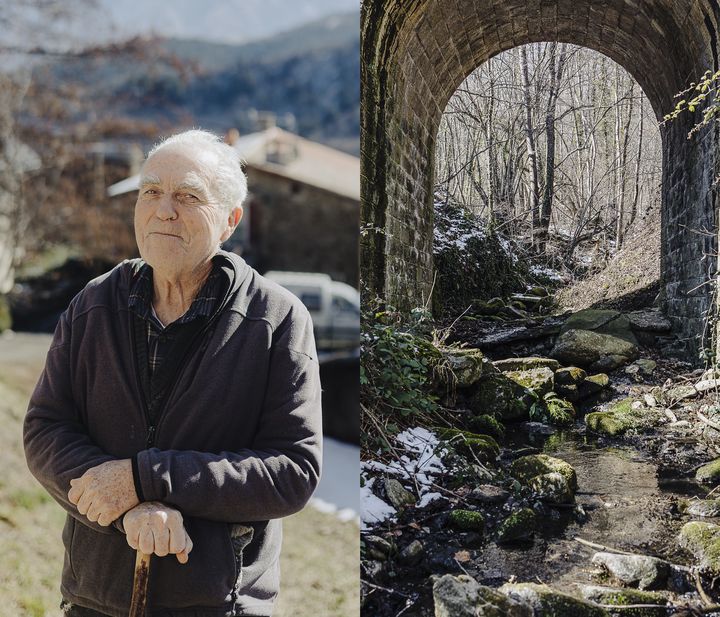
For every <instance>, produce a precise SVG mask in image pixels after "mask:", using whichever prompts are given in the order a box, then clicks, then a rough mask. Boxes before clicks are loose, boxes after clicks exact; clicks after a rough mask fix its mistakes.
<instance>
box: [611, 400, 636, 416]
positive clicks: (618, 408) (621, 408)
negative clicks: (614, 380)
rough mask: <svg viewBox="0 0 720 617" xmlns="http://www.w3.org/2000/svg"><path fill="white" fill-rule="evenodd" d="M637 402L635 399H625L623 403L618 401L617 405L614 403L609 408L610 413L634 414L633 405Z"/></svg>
mask: <svg viewBox="0 0 720 617" xmlns="http://www.w3.org/2000/svg"><path fill="white" fill-rule="evenodd" d="M634 402H635V399H632V398H629V397H628V398H624V399H622V400H621V401H617V402H616V403H613V404H612V405H610V406H609V407H608V411H609V412H610V413H616V414H629V415H632V414H634V411H635V410H634V409H633V408H632V404H633V403H634Z"/></svg>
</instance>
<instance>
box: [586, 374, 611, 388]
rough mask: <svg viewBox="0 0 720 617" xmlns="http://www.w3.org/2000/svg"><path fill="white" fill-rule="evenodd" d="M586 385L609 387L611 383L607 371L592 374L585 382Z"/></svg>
mask: <svg viewBox="0 0 720 617" xmlns="http://www.w3.org/2000/svg"><path fill="white" fill-rule="evenodd" d="M583 383H584V384H585V385H586V386H590V387H592V386H597V387H598V388H607V387H608V386H609V385H610V378H609V377H608V376H607V375H606V374H605V373H598V374H597V375H590V376H588V377H586V378H585V381H584V382H583Z"/></svg>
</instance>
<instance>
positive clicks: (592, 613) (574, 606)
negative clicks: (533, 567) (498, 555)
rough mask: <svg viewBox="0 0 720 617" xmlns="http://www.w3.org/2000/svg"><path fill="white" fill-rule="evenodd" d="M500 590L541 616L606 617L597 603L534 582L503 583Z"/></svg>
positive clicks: (605, 613)
mask: <svg viewBox="0 0 720 617" xmlns="http://www.w3.org/2000/svg"><path fill="white" fill-rule="evenodd" d="M500 591H501V592H502V593H504V594H505V595H507V596H509V597H510V598H512V599H513V600H516V601H518V602H522V603H524V604H529V605H530V606H531V607H532V608H533V610H534V611H535V615H538V616H542V617H607V615H608V613H607V612H606V611H605V610H604V609H602V608H601V607H599V606H598V605H597V604H594V603H592V602H588V601H586V600H580V599H579V598H575V597H573V596H571V595H568V594H566V593H562V592H560V591H556V590H555V589H552V588H551V587H548V586H547V585H538V584H536V583H505V584H504V585H503V586H502V587H500Z"/></svg>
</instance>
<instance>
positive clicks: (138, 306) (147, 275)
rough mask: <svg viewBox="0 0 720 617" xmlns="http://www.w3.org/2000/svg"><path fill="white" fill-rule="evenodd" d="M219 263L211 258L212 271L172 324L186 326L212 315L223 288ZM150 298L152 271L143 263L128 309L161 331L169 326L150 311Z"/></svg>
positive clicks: (132, 289)
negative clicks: (185, 309)
mask: <svg viewBox="0 0 720 617" xmlns="http://www.w3.org/2000/svg"><path fill="white" fill-rule="evenodd" d="M219 261H220V260H218V259H215V258H213V269H212V271H211V272H210V275H209V276H208V278H207V280H206V281H205V284H204V285H203V286H202V288H201V289H200V291H199V292H198V294H197V296H195V299H194V300H193V301H192V304H191V305H190V308H189V309H188V310H187V312H186V313H185V314H184V315H183V316H182V317H180V318H179V319H178V320H176V321H174V322H173V323H174V324H186V323H188V322H190V321H192V320H193V319H197V318H198V317H210V316H211V315H212V314H213V311H214V310H215V309H216V307H217V305H218V302H219V301H220V294H222V292H223V287H224V286H223V285H222V279H223V276H224V273H223V271H222V268H220V264H219ZM152 296H153V271H152V268H151V267H150V266H149V265H148V264H147V263H145V262H143V264H142V266H140V269H139V271H138V274H137V276H136V277H135V280H134V281H133V283H132V286H131V287H130V297H129V299H128V308H129V309H130V310H131V311H133V312H134V313H135V314H136V315H138V316H139V317H142V318H143V319H144V320H146V321H148V322H149V323H151V324H152V325H154V326H155V327H156V328H158V329H160V330H163V329H164V328H165V327H167V326H169V325H171V324H166V326H163V324H162V323H161V322H160V320H159V319H158V318H157V316H155V314H154V311H153V310H152Z"/></svg>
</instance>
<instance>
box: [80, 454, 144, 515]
mask: <svg viewBox="0 0 720 617" xmlns="http://www.w3.org/2000/svg"><path fill="white" fill-rule="evenodd" d="M70 487H71V488H70V491H68V499H69V500H70V501H71V502H72V503H73V504H75V505H76V506H77V509H78V512H80V514H84V515H85V516H87V518H88V520H90V521H93V522H97V523H98V524H99V525H102V526H103V527H107V526H108V525H110V524H111V523H112V522H113V521H114V520H115V519H117V518H119V517H120V516H122V515H123V514H125V512H127V511H128V510H130V509H131V508H134V507H135V506H136V505H138V504H139V503H140V500H139V499H138V496H137V494H136V493H135V484H134V482H133V475H132V463H131V462H130V459H129V458H127V459H123V460H120V461H108V462H107V463H103V464H102V465H98V466H97V467H92V468H90V469H88V470H87V471H86V472H85V473H84V474H83V475H82V476H80V477H79V478H74V479H73V480H70Z"/></svg>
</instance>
